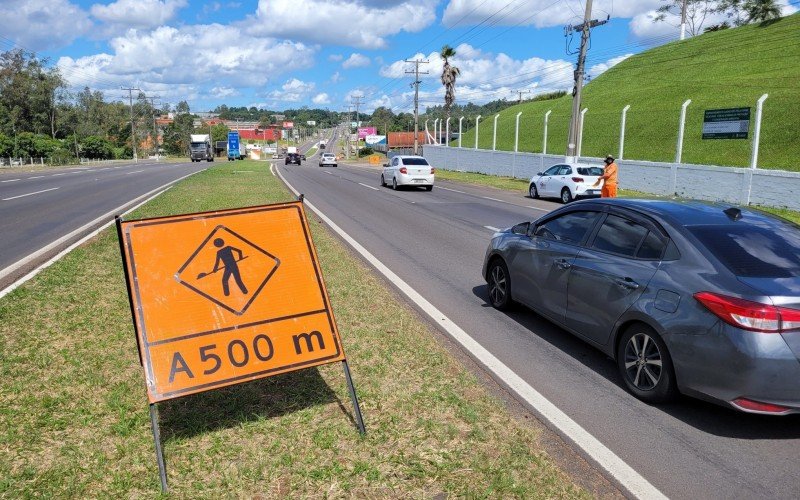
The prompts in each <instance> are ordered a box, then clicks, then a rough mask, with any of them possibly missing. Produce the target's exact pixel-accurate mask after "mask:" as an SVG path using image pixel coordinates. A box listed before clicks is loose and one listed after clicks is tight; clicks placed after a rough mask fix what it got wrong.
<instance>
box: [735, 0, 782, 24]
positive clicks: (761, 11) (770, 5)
mask: <svg viewBox="0 0 800 500" xmlns="http://www.w3.org/2000/svg"><path fill="white" fill-rule="evenodd" d="M742 10H744V12H745V14H746V15H747V22H748V23H753V22H764V21H770V20H772V19H779V18H780V17H781V8H780V7H779V6H778V4H777V3H776V2H775V0H745V2H744V5H743V6H742Z"/></svg>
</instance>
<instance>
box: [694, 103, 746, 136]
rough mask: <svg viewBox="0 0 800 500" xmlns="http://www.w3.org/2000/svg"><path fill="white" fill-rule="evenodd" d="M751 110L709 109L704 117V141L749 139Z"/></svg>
mask: <svg viewBox="0 0 800 500" xmlns="http://www.w3.org/2000/svg"><path fill="white" fill-rule="evenodd" d="M749 130H750V108H728V109H707V110H706V111H705V115H704V116H703V139H747V132H748V131H749Z"/></svg>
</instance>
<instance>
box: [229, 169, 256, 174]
mask: <svg viewBox="0 0 800 500" xmlns="http://www.w3.org/2000/svg"><path fill="white" fill-rule="evenodd" d="M253 172H254V171H253V170H234V171H233V173H234V174H252V173H253Z"/></svg>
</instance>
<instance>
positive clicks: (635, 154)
mask: <svg viewBox="0 0 800 500" xmlns="http://www.w3.org/2000/svg"><path fill="white" fill-rule="evenodd" d="M764 93H768V94H769V98H768V99H767V100H766V102H765V103H764V115H763V121H762V128H761V147H760V153H759V167H760V168H774V169H785V170H795V171H800V14H795V15H793V16H789V17H786V18H783V19H780V20H778V21H777V22H773V23H772V24H767V25H751V26H744V27H741V28H736V29H730V30H724V31H719V32H714V33H706V34H704V35H701V36H698V37H695V38H691V39H688V40H685V41H682V42H681V41H676V42H672V43H669V44H667V45H663V46H661V47H658V48H655V49H651V50H648V51H646V52H643V53H640V54H637V55H635V56H632V57H630V58H628V59H627V60H625V61H623V62H622V63H620V64H618V65H617V66H615V67H613V68H611V69H610V70H608V71H607V72H605V73H603V74H602V75H600V76H599V77H597V78H596V79H594V80H593V81H592V82H591V83H589V84H588V85H586V86H585V87H584V93H583V96H584V98H583V107H586V108H588V111H587V113H586V118H585V124H584V134H583V135H584V138H583V151H582V153H583V155H586V156H601V155H605V154H608V153H611V154H614V155H616V154H617V152H618V148H619V125H620V118H621V111H622V108H623V107H624V106H625V105H626V104H630V105H631V109H630V110H629V111H628V116H627V126H626V128H627V131H626V134H625V157H626V158H635V159H642V160H653V161H673V160H674V158H675V146H676V143H677V129H678V121H679V116H680V108H681V104H682V103H683V101H685V100H686V99H691V100H692V103H691V104H690V105H689V108H688V112H687V120H686V133H685V137H684V151H683V161H684V162H686V163H696V164H710V165H731V166H747V165H748V164H749V159H750V140H705V141H704V140H702V139H701V133H702V122H703V111H704V110H706V109H716V108H735V107H751V108H752V111H751V122H750V123H751V126H750V129H751V134H750V136H751V137H752V129H753V124H754V122H755V103H756V100H757V99H758V98H759V97H760V96H761V95H762V94H764ZM571 106H572V96H570V95H568V96H565V97H562V98H559V99H555V100H550V101H539V102H529V103H525V102H523V103H522V104H519V105H516V106H512V107H510V108H508V109H505V110H504V111H502V112H501V113H500V118H499V120H498V126H497V148H498V149H504V150H513V149H514V119H515V116H516V114H517V112H519V111H522V112H523V114H522V116H521V118H520V151H530V152H541V150H542V123H543V119H544V114H545V112H547V110H550V109H552V111H553V112H552V114H551V115H550V122H549V126H548V141H547V143H548V145H547V152H548V153H555V154H563V153H564V150H565V149H566V142H567V125H568V122H569V115H570V110H571ZM493 118H494V117H493V116H487V117H483V119H482V120H481V126H480V136H479V147H480V148H486V149H491V147H492V128H493V125H492V121H493ZM456 119H457V117H456ZM474 143H475V135H474V130H469V131H467V132H466V133H465V134H464V138H463V145H465V146H466V145H473V144H474Z"/></svg>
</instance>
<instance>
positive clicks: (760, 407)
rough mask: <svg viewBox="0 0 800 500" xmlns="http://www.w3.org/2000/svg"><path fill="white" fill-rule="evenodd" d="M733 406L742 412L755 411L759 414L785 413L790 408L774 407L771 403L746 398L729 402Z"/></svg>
mask: <svg viewBox="0 0 800 500" xmlns="http://www.w3.org/2000/svg"><path fill="white" fill-rule="evenodd" d="M731 403H733V404H734V405H736V406H738V407H739V408H741V409H743V410H750V411H757V412H760V413H776V414H777V413H786V412H788V411H789V410H791V408H787V407H785V406H780V405H774V404H772V403H762V402H761V401H753V400H752V399H747V398H736V399H734V400H733V401H731Z"/></svg>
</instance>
